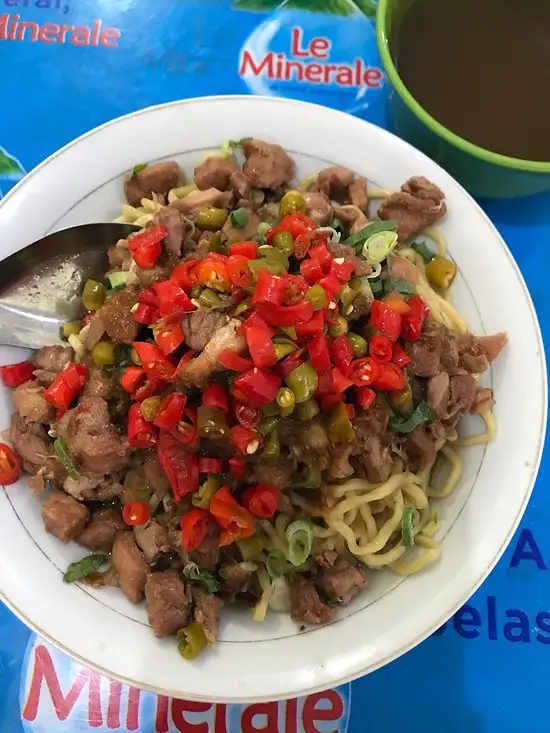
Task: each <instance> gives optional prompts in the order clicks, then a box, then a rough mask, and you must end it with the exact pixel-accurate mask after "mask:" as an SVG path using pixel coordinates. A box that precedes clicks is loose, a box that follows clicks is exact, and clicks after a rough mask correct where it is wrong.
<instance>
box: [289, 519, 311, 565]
mask: <svg viewBox="0 0 550 733" xmlns="http://www.w3.org/2000/svg"><path fill="white" fill-rule="evenodd" d="M286 538H287V540H288V559H289V560H290V562H291V563H292V564H293V565H294V567H300V565H303V564H304V563H305V561H306V560H307V559H308V557H309V556H310V555H311V548H312V547H313V524H312V523H311V522H310V521H309V520H308V519H297V520H296V521H295V522H292V524H289V525H288V527H287V528H286Z"/></svg>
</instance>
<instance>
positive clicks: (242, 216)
mask: <svg viewBox="0 0 550 733" xmlns="http://www.w3.org/2000/svg"><path fill="white" fill-rule="evenodd" d="M231 224H233V226H234V227H237V228H239V229H241V228H242V227H245V226H246V225H247V224H248V211H247V209H245V208H243V207H242V206H241V208H240V209H235V211H232V212H231Z"/></svg>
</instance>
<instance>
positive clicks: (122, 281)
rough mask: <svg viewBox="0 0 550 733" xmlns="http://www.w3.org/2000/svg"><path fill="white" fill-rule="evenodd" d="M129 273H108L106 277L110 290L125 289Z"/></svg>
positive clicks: (120, 271) (123, 271) (121, 271)
mask: <svg viewBox="0 0 550 733" xmlns="http://www.w3.org/2000/svg"><path fill="white" fill-rule="evenodd" d="M129 274H130V273H129V272H126V271H125V270H119V271H118V272H110V273H108V275H107V280H108V281H109V283H110V285H111V288H112V289H113V288H120V287H123V288H124V287H126V283H127V282H128V275H129Z"/></svg>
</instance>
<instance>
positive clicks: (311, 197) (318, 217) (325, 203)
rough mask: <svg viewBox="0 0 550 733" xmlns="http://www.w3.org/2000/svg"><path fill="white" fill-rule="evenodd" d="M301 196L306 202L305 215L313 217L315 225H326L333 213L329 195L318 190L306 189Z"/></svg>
mask: <svg viewBox="0 0 550 733" xmlns="http://www.w3.org/2000/svg"><path fill="white" fill-rule="evenodd" d="M303 197H304V199H305V201H306V204H307V211H306V214H307V216H309V218H310V219H313V221H314V222H315V223H316V224H317V226H320V227H326V226H328V225H329V224H330V222H331V221H332V217H333V214H334V212H333V210H332V204H331V203H330V199H329V197H328V196H325V194H324V193H320V192H319V191H308V192H306V193H304V194H303Z"/></svg>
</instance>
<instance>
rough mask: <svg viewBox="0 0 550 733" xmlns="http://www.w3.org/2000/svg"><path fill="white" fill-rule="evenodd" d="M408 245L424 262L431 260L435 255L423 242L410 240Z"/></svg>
mask: <svg viewBox="0 0 550 733" xmlns="http://www.w3.org/2000/svg"><path fill="white" fill-rule="evenodd" d="M410 246H411V249H414V251H415V252H418V254H419V255H421V257H422V259H423V260H424V262H426V263H428V262H431V261H432V260H433V258H434V257H435V253H434V252H432V250H431V249H430V248H429V247H428V246H427V245H426V244H424V242H412V243H411V245H410Z"/></svg>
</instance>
